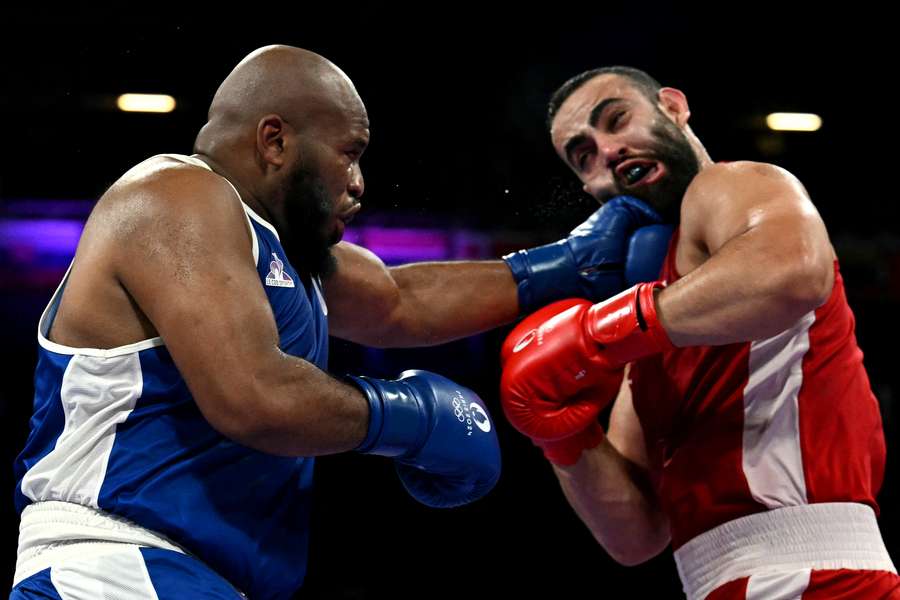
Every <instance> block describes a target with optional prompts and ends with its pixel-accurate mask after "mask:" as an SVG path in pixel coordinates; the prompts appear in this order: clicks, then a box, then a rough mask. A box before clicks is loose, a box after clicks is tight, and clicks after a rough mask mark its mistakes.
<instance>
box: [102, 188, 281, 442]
mask: <svg viewBox="0 0 900 600" xmlns="http://www.w3.org/2000/svg"><path fill="white" fill-rule="evenodd" d="M189 183H190V182H185V186H184V187H183V188H182V189H178V190H165V189H163V190H155V194H156V195H154V194H150V195H149V196H148V202H151V203H155V204H157V205H158V206H156V207H154V208H152V209H151V212H152V213H154V214H153V215H152V218H148V219H144V220H143V222H142V226H141V227H138V228H135V230H134V233H133V234H132V236H131V237H130V239H129V240H128V241H127V243H126V244H122V249H121V256H120V257H119V258H118V260H117V261H116V262H117V269H116V270H117V276H118V278H119V280H120V281H121V282H122V284H123V286H124V287H125V289H126V290H127V291H128V293H129V294H131V295H132V297H133V298H134V300H135V301H136V303H137V304H138V306H140V308H141V310H142V311H143V312H144V313H145V314H146V316H147V317H148V319H149V320H150V321H151V322H152V323H153V325H154V326H155V328H156V329H157V331H158V332H159V335H160V336H161V337H162V339H163V341H164V342H165V344H166V346H167V348H168V350H169V352H170V354H171V355H172V358H173V360H174V362H175V364H176V366H177V367H178V370H179V372H180V373H181V375H182V376H183V377H184V379H185V381H186V383H187V384H188V387H189V388H190V390H191V392H192V394H193V395H194V398H195V400H196V402H197V403H198V406H200V408H201V410H202V411H203V412H204V415H205V416H206V417H207V419H208V420H209V421H210V422H211V423H212V424H213V425H214V426H220V427H217V428H219V429H220V431H221V430H222V428H224V429H226V430H227V429H229V428H230V427H231V426H232V424H233V423H232V421H234V420H235V419H240V418H241V413H242V410H243V409H242V408H241V407H240V406H238V405H239V404H240V402H241V399H249V398H253V397H254V394H253V389H252V387H253V384H254V379H255V377H254V375H255V370H256V367H257V366H258V365H259V364H260V363H261V362H263V361H265V360H266V359H267V357H268V358H271V357H272V354H273V353H275V352H277V344H278V334H277V328H276V326H275V322H274V318H273V316H272V313H271V308H270V306H269V304H268V301H267V299H266V296H265V293H264V292H263V290H262V287H261V286H260V283H259V278H258V275H257V273H256V270H255V268H254V265H253V261H252V258H251V250H250V237H249V232H248V230H247V225H246V223H245V221H244V217H243V211H242V209H241V207H240V205H239V204H238V203H237V202H236V199H235V198H233V197H229V196H227V195H224V192H228V191H229V190H227V189H226V190H222V189H221V188H217V187H216V186H215V185H211V186H210V185H199V186H197V185H194V186H192V185H189ZM166 194H174V195H176V196H182V197H166V196H165V195H166ZM192 195H193V197H192ZM223 433H225V432H224V431H223Z"/></svg>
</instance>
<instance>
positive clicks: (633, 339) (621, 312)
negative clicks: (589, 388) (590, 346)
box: [584, 281, 675, 366]
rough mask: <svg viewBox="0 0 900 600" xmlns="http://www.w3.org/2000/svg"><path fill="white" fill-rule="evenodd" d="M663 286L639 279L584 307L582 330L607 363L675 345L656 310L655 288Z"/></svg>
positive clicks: (616, 363)
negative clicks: (598, 348)
mask: <svg viewBox="0 0 900 600" xmlns="http://www.w3.org/2000/svg"><path fill="white" fill-rule="evenodd" d="M663 287H665V284H663V283H662V282H661V281H654V282H653V283H639V284H637V285H636V286H634V287H631V288H628V289H627V290H625V291H624V292H622V293H620V294H617V295H615V296H613V297H612V298H610V299H609V300H604V301H603V302H598V303H597V304H595V305H593V306H592V307H591V308H590V309H589V310H588V311H587V314H586V315H585V318H584V329H585V333H586V334H587V335H588V336H589V337H590V338H591V339H592V340H594V341H595V342H596V343H597V344H598V345H599V347H600V348H602V349H603V357H604V360H605V361H606V362H607V363H608V364H610V365H619V366H625V365H626V364H628V363H630V362H632V361H635V360H638V359H641V358H644V357H645V356H650V355H652V354H658V353H660V352H665V351H667V350H672V349H673V348H675V346H674V345H673V344H672V341H671V340H670V339H669V335H668V334H667V333H666V330H665V329H663V326H662V324H661V323H660V322H659V316H658V315H657V313H656V297H655V290H657V289H661V288H663Z"/></svg>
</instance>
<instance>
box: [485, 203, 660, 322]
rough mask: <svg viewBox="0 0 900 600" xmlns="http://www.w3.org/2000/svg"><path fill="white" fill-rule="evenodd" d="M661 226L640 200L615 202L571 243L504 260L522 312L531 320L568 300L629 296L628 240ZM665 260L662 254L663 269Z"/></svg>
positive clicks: (584, 226) (586, 224) (521, 252)
mask: <svg viewBox="0 0 900 600" xmlns="http://www.w3.org/2000/svg"><path fill="white" fill-rule="evenodd" d="M661 222H662V218H661V217H660V216H659V214H657V212H656V211H655V210H653V209H652V208H651V207H650V206H648V205H647V204H645V203H644V202H642V201H641V200H638V199H637V198H632V197H630V196H616V197H615V198H613V199H612V200H609V201H608V202H606V203H605V204H604V205H603V206H601V207H600V208H599V209H598V210H597V211H596V212H595V213H594V214H593V215H591V216H590V218H588V220H587V221H585V222H584V223H582V224H581V225H579V226H578V227H576V228H575V229H573V230H572V232H571V233H570V234H569V237H567V238H566V239H564V240H560V241H558V242H555V243H553V244H547V245H545V246H539V247H537V248H531V249H529V250H519V251H518V252H513V253H512V254H508V255H506V256H504V257H503V260H505V261H506V264H507V265H509V268H510V270H511V271H512V274H513V279H515V281H516V284H517V286H518V293H519V311H520V312H521V313H522V314H528V313H531V312H533V311H535V310H537V309H538V308H540V307H542V306H545V305H546V304H549V303H550V302H553V301H554V300H560V299H562V298H569V297H579V298H587V299H588V300H591V301H593V302H599V301H601V300H605V299H607V298H609V297H610V296H613V295H615V294H617V293H619V292H620V291H622V290H624V289H625V288H626V287H627V286H626V283H625V265H626V257H627V256H628V246H629V238H630V237H631V235H632V233H634V232H635V231H636V230H637V229H639V228H640V227H643V226H645V225H654V224H659V223H661ZM664 256H665V251H664V250H663V253H662V255H660V256H659V259H658V264H662V259H663V257H664ZM642 271H646V269H642ZM652 279H656V277H655V276H654V277H652V278H651V280H652Z"/></svg>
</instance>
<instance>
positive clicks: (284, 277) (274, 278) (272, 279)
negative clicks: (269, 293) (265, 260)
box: [266, 252, 294, 288]
mask: <svg viewBox="0 0 900 600" xmlns="http://www.w3.org/2000/svg"><path fill="white" fill-rule="evenodd" d="M272 259H273V260H272V261H271V262H269V274H268V275H266V285H270V286H272V287H291V288H292V287H294V280H293V279H291V276H290V275H288V274H287V273H285V272H284V263H283V262H281V260H280V259H279V258H278V255H277V254H276V253H274V252H273V253H272Z"/></svg>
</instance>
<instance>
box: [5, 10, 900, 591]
mask: <svg viewBox="0 0 900 600" xmlns="http://www.w3.org/2000/svg"><path fill="white" fill-rule="evenodd" d="M223 6H224V5H223ZM489 8H490V7H488V6H487V5H486V4H485V5H482V6H480V7H478V8H475V7H469V8H461V7H458V6H457V5H453V6H452V7H451V6H450V5H433V6H429V7H427V8H426V7H424V6H422V7H419V8H414V9H410V10H407V11H401V10H399V9H389V10H384V9H379V8H373V7H371V6H370V7H368V8H363V9H361V8H358V7H352V6H349V5H348V6H346V7H342V8H341V9H340V10H334V11H332V12H331V13H330V14H325V13H321V14H320V13H314V12H313V11H311V10H295V11H293V12H292V11H289V10H287V9H283V8H280V7H277V6H264V7H260V10H259V11H257V12H256V13H254V12H253V11H249V12H247V13H246V14H241V15H239V18H238V17H235V18H232V19H231V20H230V21H229V22H228V23H226V24H210V22H209V21H201V20H199V19H197V20H188V19H184V20H181V21H179V20H177V19H172V20H169V21H163V20H160V19H157V18H150V17H146V16H142V17H137V16H135V17H134V18H131V19H122V20H120V21H118V22H112V21H110V20H109V19H100V18H87V17H86V16H84V15H76V16H65V17H64V16H62V15H51V14H50V13H44V14H41V15H24V16H14V17H13V16H9V15H7V17H8V18H4V19H3V20H2V22H0V47H2V58H0V132H2V135H0V153H2V154H0V219H11V220H15V219H17V218H20V217H21V216H22V214H21V206H22V203H21V202H20V201H21V200H23V199H26V200H28V201H29V202H27V203H26V205H27V206H28V207H30V208H29V209H28V210H29V211H31V212H34V211H37V212H38V214H40V211H41V206H44V204H42V203H41V202H37V201H48V203H47V204H46V206H47V207H50V206H51V205H52V206H53V207H54V208H53V210H54V211H59V210H63V212H65V208H63V209H60V208H59V206H60V204H59V203H58V202H53V203H51V202H49V201H51V200H62V201H65V202H71V203H72V204H71V206H72V207H73V208H72V211H71V212H72V214H74V215H83V213H84V209H83V207H84V206H85V204H86V203H85V202H84V201H92V200H94V199H96V198H97V197H98V196H99V195H100V194H101V193H102V192H103V190H104V189H105V187H106V186H108V185H109V184H110V183H112V182H113V181H114V180H115V179H116V178H117V177H118V176H119V175H121V173H123V172H124V171H125V170H127V169H128V168H129V167H130V166H132V165H133V164H135V163H137V162H139V161H141V160H143V159H144V158H146V157H148V156H150V155H153V154H156V153H160V152H181V153H190V149H191V145H192V142H193V138H194V136H195V134H196V132H197V130H198V129H199V127H200V126H201V125H202V124H203V123H204V122H205V113H206V107H207V105H208V103H209V100H210V99H211V97H212V94H213V92H214V91H215V89H216V87H217V86H218V84H219V82H220V81H221V80H222V79H223V78H224V77H225V75H227V74H228V72H229V71H230V69H231V68H232V67H233V66H234V64H236V63H237V61H238V60H240V59H241V58H242V57H243V56H244V55H245V54H246V53H248V52H249V51H250V50H252V49H254V48H256V47H258V46H260V45H265V44H270V43H286V44H292V45H298V46H302V47H306V48H309V49H311V50H314V51H317V52H319V53H321V54H323V55H324V56H326V57H328V58H329V59H331V60H332V61H334V62H335V63H336V64H338V65H339V66H340V67H341V68H342V69H343V70H344V71H345V72H346V73H347V74H348V75H349V76H350V77H351V78H352V79H353V80H354V82H355V83H356V86H357V89H358V90H359V92H360V95H361V96H362V98H363V100H364V101H365V102H366V104H367V107H368V111H369V117H370V120H371V124H372V128H371V132H372V142H371V145H370V147H369V150H368V151H367V153H366V155H365V157H364V158H363V161H362V167H363V171H364V174H365V177H366V195H365V197H364V199H363V200H364V206H365V208H364V211H363V215H361V216H360V217H359V218H358V220H357V221H356V222H355V223H354V225H353V226H351V228H352V227H356V226H364V225H365V224H367V223H370V224H372V223H374V224H379V225H382V226H385V227H390V226H394V225H412V226H420V227H432V228H458V229H462V230H469V231H474V232H476V233H478V232H480V233H481V234H484V235H485V236H486V239H489V240H490V245H489V248H490V250H489V251H488V252H486V253H485V258H491V257H497V256H499V255H500V254H501V253H502V252H504V251H506V250H508V249H511V248H512V247H517V245H518V244H521V245H529V244H535V243H544V242H547V241H552V240H554V239H556V238H557V237H559V236H560V235H562V234H563V233H565V232H566V231H567V230H568V229H570V228H572V227H573V226H574V225H576V224H577V223H579V222H580V221H581V220H582V219H583V218H584V217H585V216H587V215H588V214H590V212H592V211H593V210H594V209H595V205H594V204H593V201H592V200H591V199H590V198H587V197H585V196H584V195H582V194H581V193H580V192H579V189H578V186H577V185H576V184H575V182H574V179H573V177H572V176H571V175H570V174H569V173H568V172H567V171H566V170H565V168H564V167H563V166H562V164H561V163H560V162H559V161H558V159H557V158H556V157H555V155H554V153H553V151H552V148H551V146H550V143H549V139H548V136H547V133H546V130H545V126H544V112H545V106H546V101H547V99H548V97H549V95H550V94H551V93H552V91H553V90H554V89H555V88H556V87H557V86H558V85H559V84H561V83H562V82H563V81H564V80H565V79H567V78H568V77H570V76H572V75H574V74H576V73H578V72H580V71H582V70H585V69H588V68H592V67H595V66H600V65H607V64H628V65H632V66H637V67H640V68H643V69H645V70H647V71H649V72H650V73H651V74H652V75H654V76H655V77H656V78H657V79H658V80H660V81H661V82H662V83H663V84H664V85H672V86H675V87H678V88H680V89H682V90H683V91H685V93H686V94H687V96H688V99H689V101H690V104H691V108H692V113H693V116H692V121H691V122H692V126H693V129H694V131H695V132H696V133H697V134H698V136H699V137H700V139H701V140H702V141H703V142H704V143H705V144H706V146H707V149H708V150H709V152H710V154H711V155H712V157H713V159H714V160H736V159H752V160H763V161H769V162H773V163H776V164H778V165H780V166H783V167H785V168H787V169H789V170H790V171H792V172H793V173H794V174H796V175H797V176H798V177H799V178H800V179H801V180H802V181H803V182H804V184H805V185H806V186H807V188H808V190H809V192H810V194H811V196H812V198H813V200H814V201H815V203H816V205H817V207H818V208H819V210H820V212H821V213H822V215H823V217H824V219H825V222H826V224H827V226H828V228H829V232H830V234H831V237H832V241H833V243H834V245H835V247H836V249H837V251H838V254H839V256H840V259H841V264H842V272H843V274H844V277H845V281H846V285H847V290H848V295H849V298H850V303H851V306H852V307H853V308H854V311H855V313H856V316H857V335H858V338H859V342H860V345H861V346H862V348H863V350H864V352H865V353H866V364H867V367H868V370H869V374H870V377H871V380H872V385H873V388H874V390H875V392H876V394H877V395H878V397H879V400H880V401H881V403H882V409H883V416H884V418H885V433H886V437H887V443H888V453H889V455H888V468H887V476H886V480H885V485H884V487H883V489H882V492H881V495H880V502H881V505H882V509H883V510H882V517H881V525H882V529H883V532H884V536H885V539H886V542H887V545H888V549H889V550H890V551H892V553H893V554H895V555H896V554H897V552H898V550H900V510H898V509H897V507H896V504H897V500H898V485H900V483H898V480H897V479H898V475H900V471H898V468H897V465H896V463H897V458H898V457H897V448H896V443H895V439H896V435H897V427H898V426H897V423H896V419H895V417H894V415H893V414H892V410H893V403H894V399H895V398H896V397H897V393H898V390H900V371H898V369H896V368H895V367H894V365H895V362H896V361H895V359H894V353H893V352H892V340H893V338H894V335H895V331H896V329H897V328H896V320H895V318H894V314H895V312H896V310H897V308H898V304H900V236H898V229H897V225H896V223H897V216H898V212H900V211H898V208H897V198H896V184H895V178H896V171H897V169H896V166H895V161H896V159H895V157H894V155H893V154H892V152H891V151H890V150H892V148H891V145H889V144H888V143H887V142H888V138H889V136H890V137H891V138H893V135H894V133H895V131H896V127H895V126H894V122H895V118H896V117H895V114H896V108H895V105H896V102H895V98H896V92H893V91H891V85H890V84H891V83H892V82H891V81H890V76H891V75H890V74H891V71H890V70H889V64H890V63H889V60H891V61H893V60H895V59H896V56H895V55H896V52H895V49H894V48H893V45H892V44H891V39H892V38H891V36H890V32H887V31H884V30H883V29H885V28H886V26H882V25H880V23H881V22H882V21H883V20H884V19H883V18H882V17H880V16H879V15H878V13H873V12H871V11H868V10H863V8H865V6H864V5H858V4H855V5H854V6H853V10H852V11H851V10H850V9H849V8H847V9H845V10H844V12H843V13H841V14H837V13H835V14H827V15H826V14H822V12H821V8H816V10H811V11H809V12H800V11H799V10H797V11H796V13H795V14H788V13H786V12H785V11H784V7H778V6H771V7H765V6H763V5H755V6H745V5H742V6H741V8H740V9H739V10H737V9H732V10H729V11H725V10H723V11H722V12H720V13H700V12H699V11H696V12H691V11H687V12H685V10H684V9H683V8H677V9H676V8H675V7H674V6H671V5H654V4H652V3H651V4H642V5H640V6H638V7H635V8H633V9H627V10H626V9H621V10H619V9H609V8H605V9H600V8H598V7H596V6H592V7H586V6H579V7H570V8H568V9H567V10H569V11H570V12H569V13H567V14H557V13H555V12H553V11H551V8H553V9H555V10H556V11H562V10H563V9H564V8H565V7H564V6H563V5H561V4H560V5H558V6H557V5H554V6H552V7H549V6H543V7H539V10H540V13H538V12H535V13H533V14H530V15H523V13H522V11H521V10H520V9H519V8H517V9H515V10H513V9H512V8H509V9H506V8H504V9H500V8H496V7H495V8H491V10H492V11H493V14H492V16H488V15H487V14H486V13H487V11H488V9H489ZM245 10H246V9H245ZM232 14H234V13H232ZM889 48H891V50H890V51H889ZM126 91H136V92H159V93H168V94H171V95H173V96H175V98H176V99H177V100H178V103H179V105H178V109H177V110H176V111H175V112H173V113H171V114H167V115H141V114H125V113H120V112H117V111H115V110H114V109H113V108H112V103H113V101H114V98H115V97H116V96H117V95H118V94H119V93H123V92H126ZM776 110H777V111H791V110H795V111H805V112H815V113H817V114H819V115H821V116H822V118H823V121H824V126H823V128H822V129H821V130H820V131H819V132H816V133H812V134H799V133H794V134H777V133H772V132H767V131H766V130H765V129H764V127H763V124H762V119H763V117H764V115H765V114H767V113H768V112H772V111H776ZM891 141H893V139H891ZM79 201H81V202H79ZM63 206H64V207H65V206H66V205H63ZM87 206H88V207H89V203H88V204H87ZM16 207H19V208H16ZM35 207H37V208H35ZM78 207H81V208H78ZM48 214H49V212H48ZM31 216H34V215H31ZM20 258H21V257H18V258H17V257H16V256H13V255H11V254H0V259H2V260H3V264H2V265H0V266H2V269H0V275H2V277H3V279H2V281H0V293H2V301H0V308H2V314H0V331H2V335H3V343H2V350H0V352H2V354H0V359H2V364H3V367H4V368H3V380H4V385H3V386H2V387H0V419H2V423H3V428H4V429H3V433H4V435H3V436H2V452H3V462H4V464H6V465H7V467H6V468H5V469H2V470H0V472H2V478H0V484H2V485H0V491H2V490H6V492H5V493H3V494H0V498H2V499H3V502H2V504H0V513H2V515H3V516H2V518H0V523H2V525H3V528H2V530H0V531H2V538H0V539H2V540H3V543H2V545H0V548H2V550H0V564H2V567H3V568H4V569H5V571H4V572H5V573H6V576H7V578H8V581H11V577H12V571H13V565H14V562H15V539H16V531H17V517H16V515H15V512H14V510H13V508H12V503H11V499H12V489H13V485H14V482H13V480H12V475H11V464H12V462H13V459H14V457H15V455H16V453H17V452H18V451H19V450H20V449H21V447H22V445H23V443H24V439H25V436H26V435H27V421H28V417H29V415H30V403H31V395H32V384H31V376H32V370H33V367H34V362H35V353H36V340H35V335H34V333H35V328H36V324H37V318H38V316H39V314H40V312H41V311H42V310H43V307H44V305H45V304H46V302H47V301H48V299H49V297H50V294H51V293H52V291H53V288H54V287H55V285H56V281H53V282H52V283H51V282H49V281H40V282H38V283H35V279H34V278H31V279H29V278H27V277H20V276H19V274H18V272H17V271H16V269H17V264H19V263H18V262H17V260H19V259H20ZM60 275H61V273H60ZM505 331H506V330H499V331H495V332H491V333H488V334H485V335H482V336H478V337H475V338H472V339H469V340H464V341H460V342H456V343H453V344H448V345H446V346H443V347H439V348H433V349H427V350H412V351H392V352H378V351H371V350H364V349H362V348H359V347H357V346H353V345H351V344H348V343H343V342H339V341H335V342H334V343H333V345H332V369H333V370H334V371H335V372H337V373H340V372H346V371H351V372H366V373H368V374H371V375H376V376H393V375H396V373H397V372H399V371H400V370H402V369H404V368H413V367H414V368H426V369H431V370H435V371H438V372H441V373H443V374H445V375H447V376H449V377H451V378H453V379H456V380H458V381H460V382H461V383H464V384H466V385H468V386H470V387H472V388H474V389H475V390H478V391H479V392H480V393H481V394H482V396H483V397H484V398H485V399H486V400H487V402H488V404H489V406H491V407H492V409H493V411H494V413H495V414H496V415H498V416H499V414H500V410H499V406H498V404H497V397H496V391H495V390H496V389H497V379H498V365H497V361H496V355H497V349H498V348H499V343H500V341H501V340H502V339H503V335H504V333H505ZM499 420H500V419H498V421H499ZM499 434H500V438H501V444H502V448H503V451H504V473H503V477H502V480H501V482H500V483H499V485H498V486H497V488H496V489H495V491H494V492H493V493H492V494H490V495H489V496H488V497H487V498H485V499H483V500H481V501H479V502H477V503H475V504H474V505H471V506H468V507H465V508H461V509H457V510H450V511H436V510H430V509H426V508H425V507H422V506H420V505H418V504H416V503H415V502H414V501H412V500H411V499H410V498H408V497H407V495H406V494H405V492H404V491H403V490H402V488H401V486H400V484H399V483H398V482H397V480H396V477H395V476H394V474H393V468H392V466H391V464H390V463H389V461H386V460H383V459H379V458H376V457H365V456H357V455H352V454H348V455H341V456H333V457H326V458H323V459H321V460H320V461H318V464H317V475H316V477H317V488H316V512H315V514H314V518H313V521H314V527H313V537H312V543H311V558H310V567H309V574H308V577H307V586H306V588H305V590H304V592H303V594H302V596H303V597H310V598H326V597H327V598H335V597H339V598H340V597H346V598H374V597H385V596H392V597H412V596H432V595H438V596H443V595H450V594H456V593H480V591H484V590H486V589H495V588H496V589H501V588H502V589H504V590H506V591H507V592H509V593H523V594H529V595H533V594H534V593H536V591H537V590H545V589H547V590H550V589H553V590H556V591H555V592H554V594H556V595H562V596H569V595H574V593H575V591H576V590H583V589H585V588H587V589H589V590H593V589H596V590H602V589H607V590H612V589H622V588H623V587H624V588H625V589H627V590H629V591H628V593H629V594H634V595H635V596H648V597H677V595H678V594H679V593H680V592H679V590H680V585H679V583H678V581H677V574H676V572H675V568H674V562H673V560H672V558H671V553H670V552H668V551H667V552H666V553H664V554H663V555H661V556H660V557H658V558H657V559H654V560H653V561H651V562H650V563H647V564H645V565H642V566H639V567H632V568H625V567H620V566H618V565H616V564H615V563H613V562H612V561H611V560H610V559H609V558H607V557H606V555H605V553H604V552H603V550H602V549H601V548H600V547H599V546H598V545H597V544H595V543H594V542H593V540H592V538H591V536H590V534H589V533H588V531H587V530H586V529H585V528H584V527H583V526H582V525H581V524H580V522H579V521H578V520H577V518H576V517H575V516H574V513H572V511H571V510H570V509H569V508H568V506H567V505H566V503H565V501H564V499H563V498H562V494H561V493H560V492H559V490H558V486H557V484H556V480H555V478H554V477H553V475H552V472H551V470H550V468H549V466H548V465H547V464H546V463H545V462H544V461H543V460H542V459H541V458H540V456H539V453H538V452H537V451H536V450H535V449H534V448H533V447H532V446H531V445H530V444H529V443H528V442H527V440H525V439H523V438H522V437H521V436H519V435H518V434H516V433H515V432H514V431H512V430H511V429H510V428H509V427H508V426H507V425H506V424H505V423H500V424H499ZM823 443H827V441H823Z"/></svg>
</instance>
